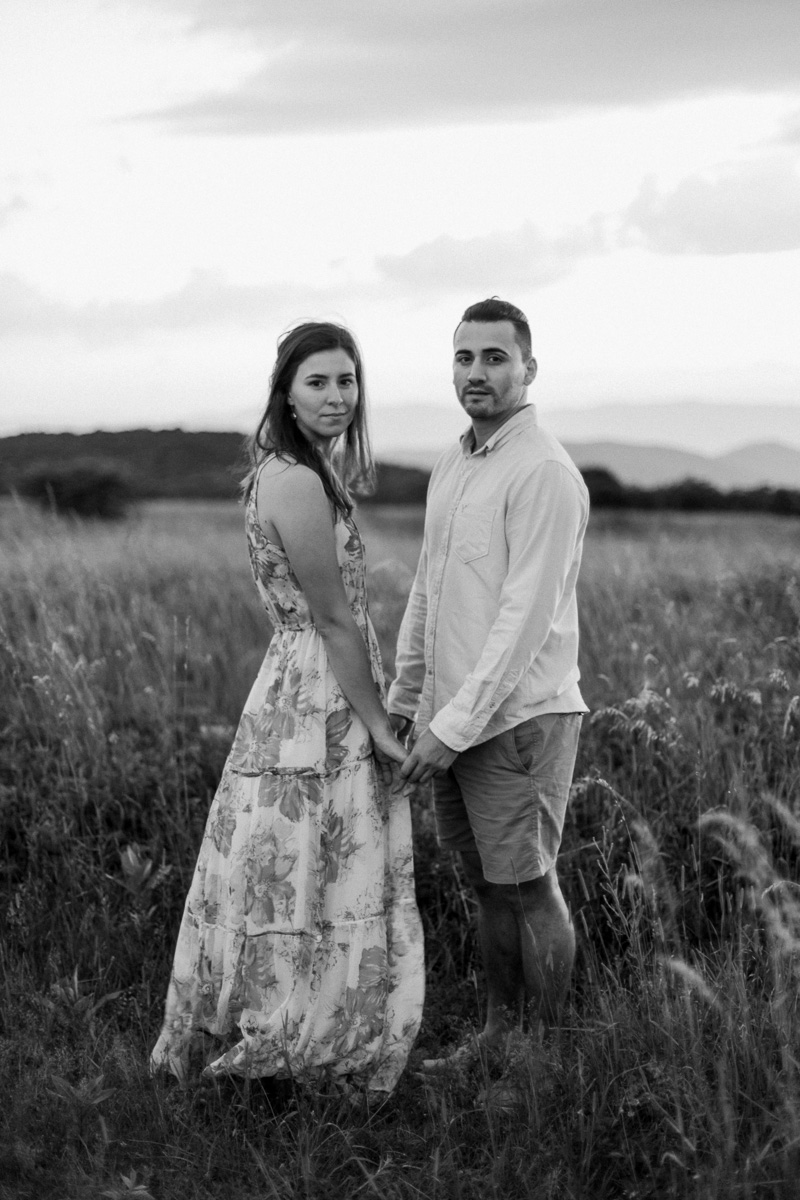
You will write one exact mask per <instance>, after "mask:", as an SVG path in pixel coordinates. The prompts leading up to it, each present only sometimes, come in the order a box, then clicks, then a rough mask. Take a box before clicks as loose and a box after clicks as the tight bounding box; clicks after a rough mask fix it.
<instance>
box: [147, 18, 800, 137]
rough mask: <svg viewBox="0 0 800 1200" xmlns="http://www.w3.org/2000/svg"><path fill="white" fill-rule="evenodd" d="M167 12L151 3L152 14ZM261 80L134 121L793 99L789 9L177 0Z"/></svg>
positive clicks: (384, 118)
mask: <svg viewBox="0 0 800 1200" xmlns="http://www.w3.org/2000/svg"><path fill="white" fill-rule="evenodd" d="M162 2H163V0H162ZM173 7H174V8H177V9H179V10H180V11H181V12H182V13H183V14H187V13H188V14H189V16H190V17H191V18H193V21H194V28H195V29H196V30H197V31H198V32H204V33H205V32H207V31H208V30H209V29H211V30H216V31H220V32H223V33H225V34H228V35H232V36H236V37H238V38H240V39H241V38H244V39H246V40H247V41H248V43H249V44H251V45H254V46H256V47H257V48H258V49H259V51H260V52H261V53H262V54H263V65H262V66H261V67H260V69H258V70H257V71H255V72H254V73H252V74H251V75H249V76H248V77H247V78H245V79H243V81H242V82H241V84H240V85H239V86H238V87H236V88H234V89H231V90H229V91H217V92H213V93H212V92H209V93H207V94H206V95H203V96H199V97H198V98H197V99H195V100H193V101H191V102H188V103H184V104H181V105H176V106H173V107H170V108H167V109H163V110H161V111H160V112H155V113H149V114H140V115H141V116H144V117H148V118H149V119H158V120H161V121H162V122H165V123H166V124H167V125H168V126H169V127H170V128H172V129H175V130H183V131H190V132H195V133H215V134H240V133H243V134H272V133H286V132H298V131H307V130H333V129H365V128H388V127H413V126H415V125H420V124H427V125H433V124H440V125H442V124H448V123H453V122H456V123H459V122H469V123H474V122H491V121H514V120H529V119H532V118H536V117H539V116H542V115H545V114H550V113H553V112H558V111H564V110H571V109H575V108H582V107H587V106H589V107H606V106H616V105H629V104H642V103H648V102H657V101H663V100H668V99H672V98H676V97H685V96H697V95H706V94H709V93H713V92H730V91H736V92H748V91H757V92H761V91H776V90H781V89H791V88H794V87H797V86H800V54H798V53H797V46H798V45H799V44H800V5H799V4H798V3H797V0H492V3H491V4H489V3H488V2H487V0H403V2H402V3H398V2H397V0H372V3H369V4H365V3H364V0H339V2H337V3H336V4H331V3H330V0H304V2H303V3H302V4H286V5H282V6H281V5H275V4H264V3H263V0H225V3H220V0H173Z"/></svg>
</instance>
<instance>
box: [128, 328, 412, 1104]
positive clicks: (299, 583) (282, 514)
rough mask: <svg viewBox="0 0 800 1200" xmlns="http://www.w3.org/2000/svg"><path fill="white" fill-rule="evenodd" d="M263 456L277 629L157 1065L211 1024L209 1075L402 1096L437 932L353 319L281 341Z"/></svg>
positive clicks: (262, 430) (260, 485) (256, 484)
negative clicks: (385, 595)
mask: <svg viewBox="0 0 800 1200" xmlns="http://www.w3.org/2000/svg"><path fill="white" fill-rule="evenodd" d="M251 460H252V470H251V472H250V474H249V476H248V478H247V480H246V481H245V486H244V495H245V510H246V529H247V540H248V548H249V553H250V562H251V566H252V569H253V575H254V577H255V582H256V587H257V588H258V591H259V593H260V595H261V598H262V600H263V602H264V605H265V607H266V609H267V613H268V615H269V617H270V620H271V622H272V624H273V627H274V636H273V638H272V641H271V642H270V645H269V649H268V650H267V654H266V657H265V659H264V663H263V665H262V667H261V670H260V672H259V675H258V678H257V679H256V681H255V684H254V685H253V688H252V691H251V692H250V696H249V698H248V700H247V703H246V705H245V709H244V713H243V715H242V719H241V721H240V724H239V728H238V730H237V733H236V738H235V740H234V744H233V748H232V749H231V752H230V755H229V757H228V760H227V763H226V765H225V769H224V772H223V775H222V780H221V782H220V785H219V788H218V790H217V794H216V796H215V798H214V802H213V804H212V806H211V811H210V813H209V817H208V823H207V826H206V831H205V835H204V838H203V843H202V846H201V848H200V855H199V858H198V862H197V867H196V870H195V875H194V879H193V882H192V885H191V888H190V890H189V895H188V898H187V901H186V909H185V912H184V917H183V922H182V925H181V929H180V933H179V936H178V945H177V950H176V953H175V962H174V967H173V973H172V978H171V981H170V985H169V992H168V995H167V1004H166V1018H165V1022H164V1026H163V1030H162V1033H161V1037H160V1038H159V1040H158V1043H157V1044H156V1046H155V1049H154V1050H153V1054H152V1064H153V1067H154V1068H158V1067H161V1066H167V1067H168V1068H169V1069H170V1070H172V1071H173V1072H174V1073H175V1074H176V1075H178V1077H179V1078H182V1079H183V1078H185V1075H186V1069H187V1063H188V1056H189V1050H190V1046H191V1044H192V1042H193V1040H194V1038H195V1036H196V1035H197V1034H198V1033H199V1032H200V1031H204V1032H206V1033H210V1034H214V1035H216V1036H217V1037H218V1038H220V1039H223V1040H224V1041H225V1042H227V1045H225V1046H224V1047H217V1049H216V1050H215V1056H214V1057H213V1060H212V1061H211V1062H209V1063H208V1065H207V1066H206V1068H205V1072H204V1073H205V1074H206V1075H212V1076H217V1075H225V1074H233V1075H248V1076H257V1075H264V1076H276V1077H278V1078H287V1077H293V1078H295V1079H301V1080H310V1081H318V1080H320V1079H321V1077H323V1076H326V1075H328V1076H331V1075H332V1076H334V1077H336V1078H338V1079H340V1080H343V1081H348V1080H349V1081H350V1082H352V1083H354V1084H356V1085H357V1086H360V1087H366V1088H368V1089H370V1090H372V1091H377V1092H388V1091H391V1089H392V1088H393V1087H394V1085H395V1083H396V1082H397V1079H398V1077H399V1075H400V1073H401V1071H402V1070H403V1067H404V1065H405V1063H406V1059H407V1057H408V1052H409V1049H410V1047H411V1045H412V1043H413V1041H414V1038H415V1036H416V1034H417V1031H418V1029H419V1023H420V1018H421V1013H422V1000H423V988H424V975H423V961H422V932H421V926H420V920H419V914H418V912H417V908H416V902H415V899H414V882H413V865H412V853H411V825H410V814H409V807H408V800H407V797H405V796H404V795H403V794H402V793H401V792H399V791H392V790H391V788H390V782H391V777H392V765H393V764H396V763H399V762H401V761H402V760H403V758H404V757H405V751H404V750H403V747H402V746H401V745H400V743H399V742H398V741H397V740H396V738H395V736H394V734H393V732H392V730H391V727H390V724H389V719H388V717H387V714H386V711H385V709H384V707H383V703H382V698H383V678H382V673H381V666H380V657H379V653H378V646H377V642H376V639H375V633H374V631H373V628H372V625H371V623H370V620H369V616H368V613H367V604H366V594H365V582H364V561H363V549H362V545H361V540H360V538H359V534H358V531H357V529H356V526H355V524H354V523H353V520H352V515H351V513H352V504H351V501H350V497H349V491H348V485H349V484H352V483H353V482H354V481H355V479H356V478H357V477H358V476H359V475H360V476H361V477H365V476H366V477H369V476H370V475H371V472H372V463H371V459H370V453H369V442H368V438H367V430H366V395H365V390H364V378H363V371H362V366H361V356H360V354H359V351H358V347H357V346H356V343H355V340H354V338H353V337H352V335H351V334H350V333H349V332H348V331H347V330H346V329H343V328H340V327H339V326H337V325H332V324H328V323H308V324H303V325H300V326H298V327H297V328H295V329H293V330H291V331H290V332H289V333H287V334H285V335H284V337H283V338H282V339H281V340H280V341H279V344H278V357H277V361H276V364H275V369H274V371H273V374H272V378H271V381H270V393H269V398H268V401H267V405H266V410H265V413H264V416H263V418H262V420H261V423H260V424H259V426H258V429H257V431H256V434H255V436H254V438H253V440H252V444H251ZM395 777H397V773H396V769H395Z"/></svg>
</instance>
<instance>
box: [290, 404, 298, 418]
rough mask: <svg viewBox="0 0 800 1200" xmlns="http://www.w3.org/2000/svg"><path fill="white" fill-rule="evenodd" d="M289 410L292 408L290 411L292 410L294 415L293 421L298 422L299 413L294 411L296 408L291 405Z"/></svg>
mask: <svg viewBox="0 0 800 1200" xmlns="http://www.w3.org/2000/svg"><path fill="white" fill-rule="evenodd" d="M289 408H290V410H291V413H292V420H293V421H296V420H297V413H296V412H295V411H294V407H293V406H292V405H291V404H290V405H289Z"/></svg>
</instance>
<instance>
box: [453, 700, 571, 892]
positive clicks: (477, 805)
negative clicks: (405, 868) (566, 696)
mask: <svg viewBox="0 0 800 1200" xmlns="http://www.w3.org/2000/svg"><path fill="white" fill-rule="evenodd" d="M582 716H583V714H582V713H544V714H542V715H541V716H538V717H531V718H530V719H529V720H527V721H523V722H522V724H520V725H516V726H514V728H513V729H508V730H506V731H505V732H504V733H499V734H497V736H496V737H493V738H489V739H488V741H485V742H480V743H479V744H478V745H477V746H470V748H469V749H468V750H464V751H462V752H461V754H459V756H458V758H457V759H456V760H455V762H454V763H453V765H452V766H451V767H450V769H449V770H448V771H447V772H446V773H444V774H442V775H436V776H434V781H433V801H434V812H435V814H436V832H437V835H438V838H439V844H440V845H441V846H444V847H446V848H447V849H448V850H455V851H459V852H463V851H470V850H471V851H475V850H477V852H478V853H479V854H480V857H481V863H482V865H483V875H484V878H485V879H486V880H487V881H488V882H489V883H526V882H528V881H529V880H532V879H538V878H540V876H542V875H545V874H546V873H547V872H548V871H549V870H550V868H551V867H553V866H554V865H555V861H556V856H557V854H558V848H559V846H560V844H561V832H562V830H563V828H564V815H565V813H566V809H567V800H568V798H569V789H570V784H571V782H572V771H573V768H574V766H575V755H576V753H577V749H578V735H579V733H580V728H581V720H582Z"/></svg>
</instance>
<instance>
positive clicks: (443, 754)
mask: <svg viewBox="0 0 800 1200" xmlns="http://www.w3.org/2000/svg"><path fill="white" fill-rule="evenodd" d="M389 722H390V724H391V726H392V729H393V730H394V732H395V736H396V737H397V738H398V740H399V741H401V742H403V743H404V744H405V746H406V749H407V751H408V754H407V756H406V760H405V762H404V763H402V764H401V766H400V774H401V776H402V777H403V780H404V782H405V783H427V782H428V780H429V779H431V778H432V776H434V775H438V774H439V772H440V771H446V770H447V768H448V767H449V766H450V764H451V763H452V762H453V761H454V760H455V759H456V758H457V757H458V754H457V751H455V750H451V749H450V747H449V746H446V745H445V744H444V742H442V741H440V740H439V738H437V736H436V734H435V733H431V731H430V729H426V730H425V732H424V733H422V734H420V736H419V737H418V738H414V722H413V721H412V720H411V718H410V717H401V716H400V715H399V714H397V713H390V714H389Z"/></svg>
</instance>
